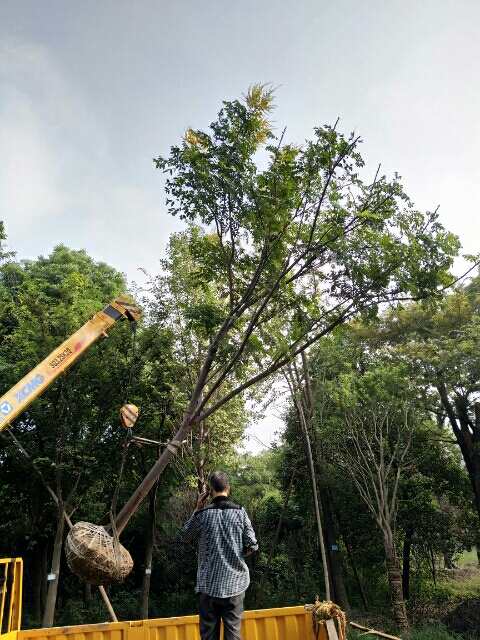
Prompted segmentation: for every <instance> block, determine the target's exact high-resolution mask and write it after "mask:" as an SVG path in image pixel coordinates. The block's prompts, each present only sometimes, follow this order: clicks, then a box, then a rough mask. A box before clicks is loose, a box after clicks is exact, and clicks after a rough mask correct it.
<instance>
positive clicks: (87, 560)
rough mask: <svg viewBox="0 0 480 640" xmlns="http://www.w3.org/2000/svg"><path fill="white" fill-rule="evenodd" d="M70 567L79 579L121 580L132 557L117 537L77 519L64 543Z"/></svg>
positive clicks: (90, 580) (130, 568)
mask: <svg viewBox="0 0 480 640" xmlns="http://www.w3.org/2000/svg"><path fill="white" fill-rule="evenodd" d="M65 553H66V556H67V562H68V566H69V567H70V569H71V570H72V571H73V573H74V574H75V575H77V576H78V577H79V578H82V580H86V581H87V582H89V583H90V584H93V585H105V584H110V583H112V582H117V581H119V580H123V579H124V578H125V577H126V576H127V575H128V574H129V573H130V571H131V570H132V567H133V560H132V557H131V555H130V554H129V553H128V551H127V550H126V549H125V547H123V546H122V545H121V544H120V542H119V541H118V538H117V539H116V540H115V539H114V538H113V537H112V536H110V535H109V534H108V533H107V532H106V531H105V529H104V528H103V527H101V526H98V525H95V524H91V523H90V522H77V524H75V525H74V526H73V528H72V529H71V531H70V533H69V534H68V536H67V540H66V542H65Z"/></svg>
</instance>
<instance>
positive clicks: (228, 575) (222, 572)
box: [181, 496, 258, 598]
mask: <svg viewBox="0 0 480 640" xmlns="http://www.w3.org/2000/svg"><path fill="white" fill-rule="evenodd" d="M181 537H182V540H183V542H191V541H192V540H194V539H195V538H198V539H199V540H198V571H197V586H196V591H202V592H203V593H206V594H208V595H210V596H214V597H216V598H231V597H232V596H238V595H239V594H240V593H243V592H244V591H245V589H246V588H247V587H248V585H249V584H250V574H249V572H248V567H247V565H246V563H245V560H244V559H243V554H244V553H246V552H247V551H250V550H253V551H256V550H257V549H258V544H257V540H256V538H255V532H254V531H253V528H252V524H251V522H250V520H249V517H248V515H247V512H246V511H245V509H244V508H243V507H239V506H238V505H237V504H234V503H233V502H230V501H229V500H228V499H227V497H226V496H216V497H215V498H214V499H213V500H212V502H211V503H210V504H209V505H208V506H206V507H205V508H204V509H200V511H197V512H196V513H194V514H193V515H192V516H191V517H190V518H189V519H188V520H187V522H185V524H184V525H183V527H182V532H181Z"/></svg>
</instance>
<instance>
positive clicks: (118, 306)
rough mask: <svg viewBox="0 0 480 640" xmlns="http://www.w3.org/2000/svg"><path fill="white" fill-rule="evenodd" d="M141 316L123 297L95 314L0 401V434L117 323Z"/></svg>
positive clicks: (132, 320) (131, 320)
mask: <svg viewBox="0 0 480 640" xmlns="http://www.w3.org/2000/svg"><path fill="white" fill-rule="evenodd" d="M140 316H141V314H140V312H139V310H138V309H137V308H136V306H135V304H133V303H132V302H130V301H129V300H127V299H126V298H124V297H123V296H120V297H119V298H117V299H116V300H112V302H110V303H109V304H108V305H107V306H106V307H105V308H104V309H103V310H102V311H99V312H98V313H96V314H95V315H94V316H93V317H92V318H91V319H90V320H89V321H88V322H86V323H85V324H84V325H83V327H81V328H80V329H79V330H78V331H76V332H75V333H74V334H73V335H72V336H70V337H69V338H67V340H65V342H63V343H62V344H61V345H60V346H59V347H58V348H57V349H55V351H53V352H52V353H51V354H50V355H48V356H47V357H46V358H45V360H42V362H40V364H38V365H37V366H36V367H35V368H34V369H32V371H30V373H28V374H27V375H26V376H25V377H24V378H22V379H21V380H20V381H19V382H17V384H16V385H14V386H13V387H12V388H11V389H10V390H9V391H7V393H5V394H4V395H3V396H2V397H1V398H0V431H3V430H4V429H6V428H7V427H8V426H9V425H10V424H11V423H12V421H13V420H15V418H16V417H17V416H18V415H20V414H21V413H22V412H23V411H25V409H26V408H27V407H28V405H30V404H31V403H32V402H33V401H34V400H35V398H38V396H40V395H41V394H42V393H43V392H44V391H45V390H46V389H47V388H48V387H49V386H50V385H51V384H52V382H53V381H54V380H56V379H57V378H58V376H59V375H60V374H61V373H63V372H64V371H66V369H68V367H70V366H71V365H72V364H73V363H74V362H75V360H78V358H79V357H80V356H81V355H82V354H83V353H85V351H86V350H87V349H88V348H89V347H91V346H92V345H93V344H94V343H95V342H97V340H98V339H99V338H101V337H102V336H105V337H107V333H106V332H107V330H108V329H109V328H110V327H111V326H112V325H114V324H115V322H116V321H117V320H120V319H125V318H127V319H128V320H129V321H130V322H135V323H136V322H137V320H139V318H140Z"/></svg>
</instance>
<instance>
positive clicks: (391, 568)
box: [385, 542, 408, 631]
mask: <svg viewBox="0 0 480 640" xmlns="http://www.w3.org/2000/svg"><path fill="white" fill-rule="evenodd" d="M385 556H386V563H387V572H388V582H389V584H390V593H391V596H392V613H393V618H394V620H395V623H396V625H397V627H398V628H399V629H400V630H401V631H406V630H407V629H408V619H407V611H406V608H405V602H404V600H403V589H402V576H401V573H400V566H399V563H398V558H397V554H396V551H395V545H394V543H393V544H392V543H391V542H385Z"/></svg>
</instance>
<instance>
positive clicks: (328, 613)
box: [304, 596, 347, 640]
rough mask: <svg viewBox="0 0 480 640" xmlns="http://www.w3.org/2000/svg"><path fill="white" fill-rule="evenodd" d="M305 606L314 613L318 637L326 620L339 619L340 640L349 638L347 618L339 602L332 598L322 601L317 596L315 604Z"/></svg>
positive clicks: (313, 619)
mask: <svg viewBox="0 0 480 640" xmlns="http://www.w3.org/2000/svg"><path fill="white" fill-rule="evenodd" d="M304 608H305V609H306V610H307V611H310V613H311V615H312V627H313V632H314V634H315V637H316V638H318V636H319V634H320V627H321V626H322V625H324V624H325V620H337V621H338V624H337V632H338V640H347V618H346V616H345V613H344V612H343V611H342V610H341V609H340V607H339V606H338V605H337V604H335V603H334V602H332V601H331V600H323V601H321V600H319V599H318V596H315V604H306V605H305V606H304Z"/></svg>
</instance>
